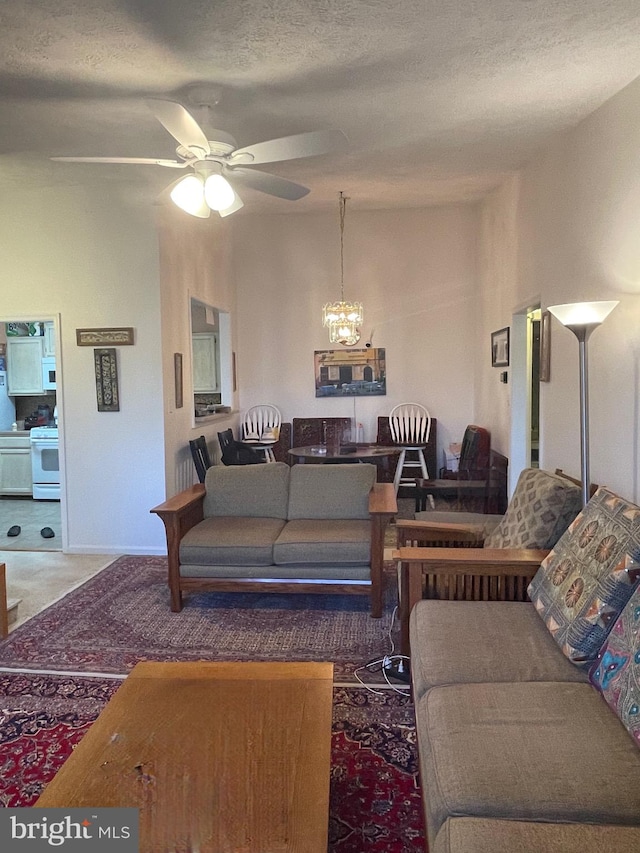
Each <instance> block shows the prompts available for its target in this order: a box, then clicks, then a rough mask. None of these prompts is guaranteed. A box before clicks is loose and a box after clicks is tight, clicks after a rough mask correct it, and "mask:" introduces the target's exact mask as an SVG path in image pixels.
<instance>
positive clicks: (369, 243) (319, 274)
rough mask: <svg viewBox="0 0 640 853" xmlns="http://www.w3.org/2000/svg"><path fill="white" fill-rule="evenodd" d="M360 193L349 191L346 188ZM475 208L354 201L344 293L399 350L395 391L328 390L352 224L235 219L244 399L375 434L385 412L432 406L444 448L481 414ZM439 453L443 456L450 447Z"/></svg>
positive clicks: (392, 363)
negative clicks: (323, 378) (325, 372)
mask: <svg viewBox="0 0 640 853" xmlns="http://www.w3.org/2000/svg"><path fill="white" fill-rule="evenodd" d="M346 195H347V196H348V193H346ZM477 223H478V214H477V210H476V209H475V208H474V207H470V206H460V207H443V208H423V209H418V210H390V211H358V210H357V209H351V207H350V206H349V203H348V205H347V214H346V219H345V232H344V268H345V275H344V293H345V298H347V299H359V300H360V301H362V302H363V304H364V312H365V323H364V334H363V338H362V341H361V343H360V344H358V346H364V342H365V341H366V340H367V339H368V338H369V336H370V335H371V334H372V332H373V341H372V343H373V346H375V347H384V348H385V349H386V357H387V395H386V396H382V397H367V398H364V397H357V398H340V399H335V398H333V399H330V398H316V397H315V387H314V361H313V354H314V351H315V350H325V349H332V348H336V347H332V346H331V345H330V344H329V338H328V332H327V329H325V328H323V327H322V324H321V316H322V306H323V305H324V303H325V302H328V301H333V300H335V299H338V298H339V297H340V228H339V217H338V203H337V197H336V210H335V212H334V213H325V214H300V215H287V216H271V217H267V216H245V217H242V218H238V221H237V222H236V223H234V228H233V239H234V249H233V270H234V276H235V280H236V288H237V309H238V310H237V316H238V373H239V382H240V389H241V390H240V406H241V408H242V409H243V410H244V409H246V408H248V407H249V406H251V405H254V404H257V403H274V404H275V405H277V406H278V407H279V408H280V410H281V411H282V414H283V418H284V420H285V421H291V420H292V419H293V418H294V417H321V416H328V417H331V416H346V417H353V411H354V400H355V408H356V417H357V420H358V421H360V422H362V423H363V425H364V428H365V439H366V440H375V437H376V423H377V420H376V419H377V416H378V415H385V414H388V412H389V410H390V409H391V408H392V407H393V406H394V405H396V404H397V403H401V402H418V403H423V404H424V405H426V406H427V408H428V409H429V410H430V412H431V415H432V416H433V417H435V418H437V419H438V443H439V445H440V447H441V448H442V447H443V446H445V445H448V444H449V442H451V441H456V440H460V439H461V437H462V433H463V431H464V428H465V426H466V425H467V424H468V423H470V422H473V419H474V405H473V392H474V375H473V365H474V362H475V360H476V353H475V327H476V312H477V303H476V295H477V285H476V252H477ZM439 458H442V454H441V453H440V456H439Z"/></svg>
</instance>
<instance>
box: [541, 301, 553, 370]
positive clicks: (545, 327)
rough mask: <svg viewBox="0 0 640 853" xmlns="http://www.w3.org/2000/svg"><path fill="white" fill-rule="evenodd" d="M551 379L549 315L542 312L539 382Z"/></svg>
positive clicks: (546, 312)
mask: <svg viewBox="0 0 640 853" xmlns="http://www.w3.org/2000/svg"><path fill="white" fill-rule="evenodd" d="M550 379H551V314H550V313H549V312H548V311H543V312H542V316H541V318H540V382H549V381H550Z"/></svg>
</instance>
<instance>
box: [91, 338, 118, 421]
mask: <svg viewBox="0 0 640 853" xmlns="http://www.w3.org/2000/svg"><path fill="white" fill-rule="evenodd" d="M93 360H94V366H95V373H96V398H97V402H98V411H99V412H119V411H120V396H119V392H118V362H117V360H116V351H115V348H113V347H109V348H107V349H94V351H93Z"/></svg>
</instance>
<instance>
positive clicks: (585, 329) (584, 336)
mask: <svg viewBox="0 0 640 853" xmlns="http://www.w3.org/2000/svg"><path fill="white" fill-rule="evenodd" d="M617 304H618V303H617V302H569V303H566V304H564V305H549V307H548V310H549V311H550V313H551V314H553V316H554V317H556V318H557V319H558V320H559V321H560V322H561V323H562V325H563V326H566V327H567V329H571V331H572V332H573V333H574V335H575V336H576V337H577V339H578V355H579V360H580V461H581V469H582V470H581V479H582V505H583V506H586V504H587V502H588V500H589V492H590V486H591V482H590V473H589V377H588V372H587V341H588V340H589V337H590V335H591V333H592V332H593V331H594V329H597V328H598V326H599V325H600V324H601V323H602V322H603V321H604V320H606V318H607V317H608V316H609V314H610V313H611V312H612V311H613V309H614V308H615V307H616V305H617Z"/></svg>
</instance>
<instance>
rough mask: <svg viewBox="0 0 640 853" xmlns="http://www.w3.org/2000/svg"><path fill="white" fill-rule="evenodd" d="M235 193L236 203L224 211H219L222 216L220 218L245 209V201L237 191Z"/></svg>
mask: <svg viewBox="0 0 640 853" xmlns="http://www.w3.org/2000/svg"><path fill="white" fill-rule="evenodd" d="M234 193H235V195H236V198H235V201H234V202H233V204H231V205H229V207H225V209H224V210H219V211H218V213H219V214H220V216H222V217H225V216H230V215H231V214H232V213H235V212H236V210H240V208H241V207H244V204H243V201H242V199H241V198H240V196H239V195H238V193H236V191H235V190H234Z"/></svg>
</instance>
